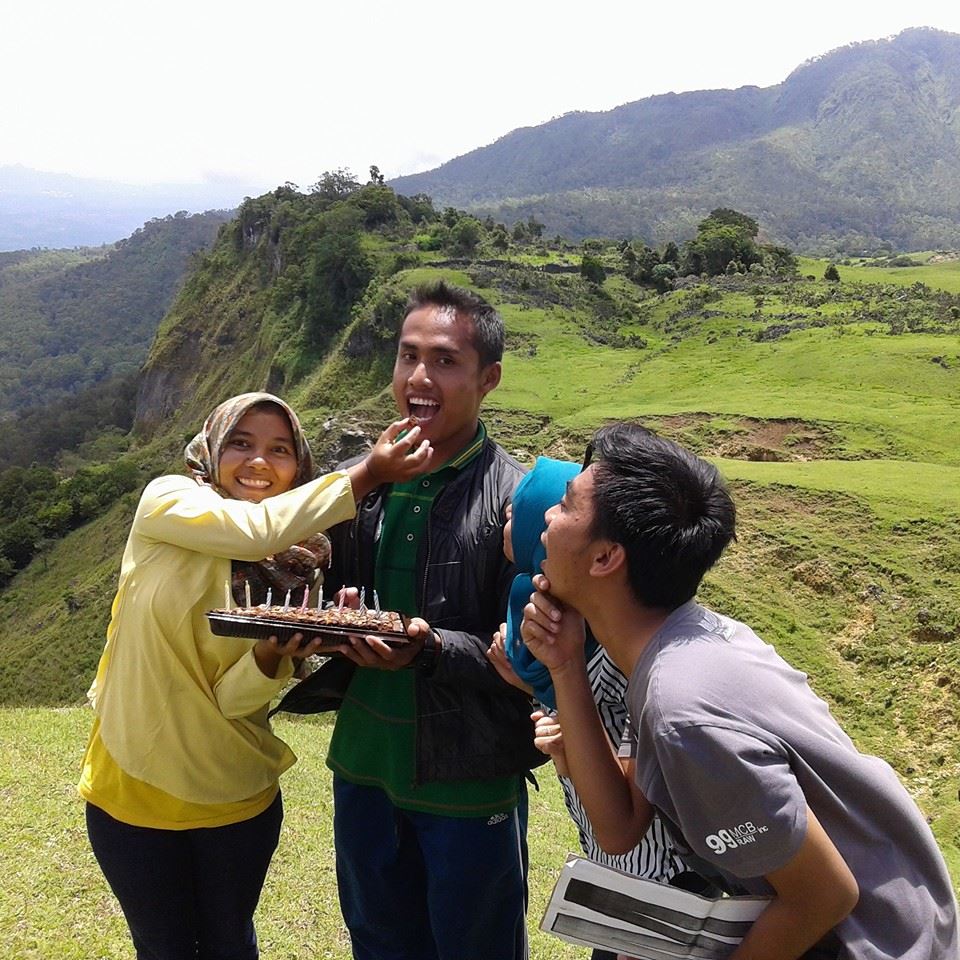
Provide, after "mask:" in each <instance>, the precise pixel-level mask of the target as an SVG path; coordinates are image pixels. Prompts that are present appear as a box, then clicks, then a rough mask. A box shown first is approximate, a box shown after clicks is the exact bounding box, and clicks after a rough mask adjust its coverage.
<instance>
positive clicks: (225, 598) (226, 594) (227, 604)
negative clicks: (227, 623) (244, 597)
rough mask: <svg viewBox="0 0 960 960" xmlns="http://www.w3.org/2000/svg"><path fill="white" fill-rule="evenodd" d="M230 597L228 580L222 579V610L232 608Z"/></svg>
mask: <svg viewBox="0 0 960 960" xmlns="http://www.w3.org/2000/svg"><path fill="white" fill-rule="evenodd" d="M232 599H233V598H232V597H231V596H230V581H229V580H224V581H223V609H224V610H230V609H231V608H232V606H233V604H232V603H231V601H232Z"/></svg>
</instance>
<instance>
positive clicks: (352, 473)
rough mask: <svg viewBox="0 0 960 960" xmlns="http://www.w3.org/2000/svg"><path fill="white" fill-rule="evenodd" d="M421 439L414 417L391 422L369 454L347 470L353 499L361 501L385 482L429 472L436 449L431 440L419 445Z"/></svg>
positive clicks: (398, 480)
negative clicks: (434, 449)
mask: <svg viewBox="0 0 960 960" xmlns="http://www.w3.org/2000/svg"><path fill="white" fill-rule="evenodd" d="M404 431H406V433H404ZM401 434H403V436H401ZM419 439H420V427H419V426H417V425H416V424H415V423H414V418H413V417H407V418H406V419H405V420H397V421H396V422H394V423H391V424H390V426H389V427H387V429H386V430H384V431H383V433H381V434H380V436H379V437H378V438H377V442H376V443H375V444H374V445H373V449H372V450H371V451H370V453H368V454H367V456H366V457H364V459H363V460H361V461H360V462H359V463H356V464H354V465H353V466H352V467H349V468H348V469H347V475H348V476H349V477H350V485H351V486H352V487H353V498H354V500H357V501H360V500H362V499H363V498H364V497H365V496H366V495H367V494H368V493H370V491H371V490H373V489H374V488H376V487H379V486H380V484H382V483H397V482H400V481H403V480H411V479H413V477H418V476H420V474H422V473H426V472H427V471H428V470H429V469H430V465H431V463H432V462H433V447H432V446H430V441H429V440H422V441H420V443H419V444H418V443H417V441H418V440H419Z"/></svg>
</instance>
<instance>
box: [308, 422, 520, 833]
mask: <svg viewBox="0 0 960 960" xmlns="http://www.w3.org/2000/svg"><path fill="white" fill-rule="evenodd" d="M485 437H486V432H485V430H484V428H483V425H482V424H481V425H480V426H479V428H478V430H477V433H476V436H475V437H474V438H473V440H472V441H471V442H470V443H469V444H468V445H467V446H466V447H465V448H464V449H463V450H461V451H460V453H458V454H457V455H456V456H454V457H453V458H452V459H450V460H449V461H447V463H445V464H444V465H443V466H442V467H440V468H438V469H437V470H435V471H434V472H433V473H430V474H427V475H426V476H424V477H418V478H416V479H415V480H410V481H408V482H407V483H396V484H393V486H392V487H391V489H390V491H389V492H388V494H387V496H386V502H385V504H384V512H383V526H382V529H381V532H380V537H379V542H378V544H377V558H376V570H375V582H376V584H377V594H378V595H379V598H380V605H381V607H383V608H384V609H387V610H399V611H400V612H402V613H406V614H409V615H411V616H416V615H418V613H419V611H418V609H417V594H418V592H419V591H418V587H419V584H418V583H417V569H416V568H417V549H418V547H419V544H420V543H421V541H422V540H423V538H424V537H425V536H426V534H427V519H428V517H429V515H430V508H431V506H432V504H433V501H434V499H435V498H436V497H437V495H438V494H439V493H440V491H441V490H443V488H444V486H446V484H447V483H449V482H450V480H451V479H452V478H453V477H455V476H456V475H457V472H458V471H459V470H461V469H462V468H463V467H464V466H465V465H466V464H468V463H470V461H471V460H473V459H474V458H475V457H476V456H477V455H478V454H479V453H480V449H481V447H482V446H483V441H484V439H485ZM415 679H416V678H415V676H414V671H413V670H396V671H391V670H375V669H364V668H361V669H358V670H357V671H356V673H355V674H354V676H353V679H352V680H351V681H350V686H349V687H348V689H347V693H346V696H345V697H344V700H343V704H342V705H341V707H340V712H339V715H338V717H337V723H336V727H335V728H334V731H333V737H332V739H331V741H330V750H329V753H328V755H327V766H328V767H330V769H331V770H333V771H334V772H335V773H337V774H339V775H340V776H341V777H343V778H344V779H345V780H349V781H350V782H351V783H358V784H364V785H367V786H376V787H380V788H381V789H382V790H384V791H385V792H386V793H387V795H388V796H389V797H390V799H391V801H392V802H393V803H394V805H395V806H398V807H402V808H404V809H407V810H419V811H422V812H424V813H438V814H442V815H444V816H451V817H479V816H487V815H490V814H494V813H506V812H508V811H510V810H512V809H513V808H514V807H515V806H516V805H517V802H518V799H519V780H518V778H517V777H515V776H513V777H502V778H497V779H494V780H456V781H446V782H440V783H436V782H434V783H424V784H415V783H414V772H415V757H416V723H417V721H416V716H417V709H416V691H415V688H414V682H415Z"/></svg>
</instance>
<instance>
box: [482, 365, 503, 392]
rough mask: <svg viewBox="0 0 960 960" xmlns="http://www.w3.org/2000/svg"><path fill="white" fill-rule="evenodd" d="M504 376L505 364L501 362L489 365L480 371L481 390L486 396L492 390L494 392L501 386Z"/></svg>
mask: <svg viewBox="0 0 960 960" xmlns="http://www.w3.org/2000/svg"><path fill="white" fill-rule="evenodd" d="M502 375H503V364H501V363H500V361H499V360H495V361H494V362H493V363H488V364H487V365H486V366H485V367H484V368H483V369H482V370H481V371H480V389H481V390H482V391H483V395H484V396H486V395H487V394H488V393H489V392H490V391H491V390H494V389H496V388H497V386H499V384H500V377H501V376H502Z"/></svg>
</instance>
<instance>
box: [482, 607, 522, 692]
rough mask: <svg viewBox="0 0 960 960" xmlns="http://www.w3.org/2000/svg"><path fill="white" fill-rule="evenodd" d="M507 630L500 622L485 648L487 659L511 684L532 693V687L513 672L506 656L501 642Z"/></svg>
mask: <svg viewBox="0 0 960 960" xmlns="http://www.w3.org/2000/svg"><path fill="white" fill-rule="evenodd" d="M506 632H507V625H506V624H505V623H501V624H500V629H499V630H498V631H497V632H496V633H495V634H494V635H493V642H492V643H491V644H490V646H489V647H488V649H487V659H488V660H489V661H490V663H492V664H493V667H494V669H495V670H496V671H497V673H499V674H500V676H501V677H502V678H503V679H504V680H506V681H507V683H509V684H510V685H511V686H513V687H516V688H517V689H518V690H522V691H523V692H524V693H526V694H530V695H531V696H532V695H533V687H531V686H530V684H528V683H524V682H523V681H522V680H521V679H520V678H519V677H518V676H517V674H516V673H515V671H514V669H513V664H512V663H511V662H510V658H509V657H508V656H507V650H506V647H505V646H504V643H503V638H504V635H505V634H506Z"/></svg>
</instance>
